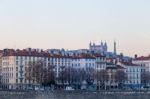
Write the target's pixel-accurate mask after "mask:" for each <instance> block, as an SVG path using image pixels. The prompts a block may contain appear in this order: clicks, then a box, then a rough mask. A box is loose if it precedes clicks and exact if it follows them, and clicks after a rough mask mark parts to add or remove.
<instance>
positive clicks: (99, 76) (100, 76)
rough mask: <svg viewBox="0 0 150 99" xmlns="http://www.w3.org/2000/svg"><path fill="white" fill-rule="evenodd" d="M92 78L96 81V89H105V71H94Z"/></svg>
mask: <svg viewBox="0 0 150 99" xmlns="http://www.w3.org/2000/svg"><path fill="white" fill-rule="evenodd" d="M94 78H95V79H96V81H97V84H98V89H99V90H100V89H106V85H105V83H106V82H107V81H108V79H109V76H108V73H107V70H100V71H96V72H95V74H94Z"/></svg>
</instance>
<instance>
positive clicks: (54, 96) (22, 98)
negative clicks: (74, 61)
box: [0, 91, 150, 99]
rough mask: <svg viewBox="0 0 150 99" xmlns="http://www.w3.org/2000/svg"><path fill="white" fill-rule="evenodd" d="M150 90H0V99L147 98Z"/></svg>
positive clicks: (149, 95)
mask: <svg viewBox="0 0 150 99" xmlns="http://www.w3.org/2000/svg"><path fill="white" fill-rule="evenodd" d="M149 97H150V92H149V91H147V92H144V91H142V92H119V91H118V92H83V91H82V92H81V91H53V92H15V91H0V99H149Z"/></svg>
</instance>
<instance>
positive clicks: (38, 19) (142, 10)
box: [0, 0, 150, 56]
mask: <svg viewBox="0 0 150 99" xmlns="http://www.w3.org/2000/svg"><path fill="white" fill-rule="evenodd" d="M149 5H150V0H0V49H3V48H15V49H17V48H20V49H23V48H28V47H32V48H42V49H50V48H65V49H82V48H88V44H89V42H90V41H91V42H95V43H96V44H99V43H100V42H101V41H104V42H105V41H106V42H107V43H108V48H109V51H113V42H114V40H116V42H117V51H118V53H120V52H123V53H124V54H125V55H129V56H134V54H138V55H149V54H150V45H149V43H150V13H149V12H150V6H149Z"/></svg>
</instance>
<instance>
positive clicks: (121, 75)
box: [115, 70, 128, 88]
mask: <svg viewBox="0 0 150 99" xmlns="http://www.w3.org/2000/svg"><path fill="white" fill-rule="evenodd" d="M127 79H128V78H127V74H126V73H125V72H124V71H123V70H117V71H116V74H115V80H116V82H117V83H118V87H120V88H121V87H122V86H123V84H124V82H125V81H126V80H127Z"/></svg>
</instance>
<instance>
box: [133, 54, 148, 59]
mask: <svg viewBox="0 0 150 99" xmlns="http://www.w3.org/2000/svg"><path fill="white" fill-rule="evenodd" d="M134 60H150V55H149V56H141V57H137V58H135V59H134Z"/></svg>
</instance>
